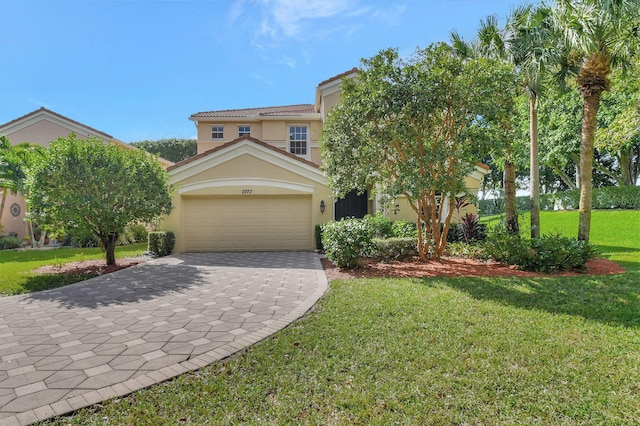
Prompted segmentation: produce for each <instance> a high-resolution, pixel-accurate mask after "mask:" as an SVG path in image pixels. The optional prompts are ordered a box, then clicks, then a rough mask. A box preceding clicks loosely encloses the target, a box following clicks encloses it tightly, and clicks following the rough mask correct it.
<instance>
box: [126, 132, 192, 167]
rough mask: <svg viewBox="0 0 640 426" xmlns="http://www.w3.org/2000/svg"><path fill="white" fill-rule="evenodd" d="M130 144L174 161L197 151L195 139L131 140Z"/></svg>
mask: <svg viewBox="0 0 640 426" xmlns="http://www.w3.org/2000/svg"><path fill="white" fill-rule="evenodd" d="M131 145H133V146H135V147H136V148H140V149H144V150H145V151H147V152H149V153H151V154H154V155H157V156H158V157H162V158H164V159H165V160H169V161H173V162H174V163H177V162H179V161H182V160H186V159H187V158H189V157H193V156H194V155H196V154H197V151H198V143H197V142H196V140H195V139H175V138H171V139H160V140H157V141H140V142H132V143H131Z"/></svg>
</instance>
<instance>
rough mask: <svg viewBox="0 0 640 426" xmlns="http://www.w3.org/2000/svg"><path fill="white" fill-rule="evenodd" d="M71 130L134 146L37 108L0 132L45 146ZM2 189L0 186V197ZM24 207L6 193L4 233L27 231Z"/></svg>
mask: <svg viewBox="0 0 640 426" xmlns="http://www.w3.org/2000/svg"><path fill="white" fill-rule="evenodd" d="M71 133H75V134H76V135H77V136H78V138H79V139H84V138H88V137H96V138H98V139H101V140H103V141H104V142H105V143H110V144H113V145H116V146H119V147H121V148H123V149H137V148H134V147H132V146H130V145H127V144H126V143H124V142H122V141H119V140H117V139H115V138H114V137H113V136H111V135H109V134H107V133H105V132H102V131H100V130H96V129H94V128H92V127H89V126H87V125H86V124H82V123H79V122H77V121H75V120H72V119H70V118H68V117H65V116H63V115H61V114H58V113H56V112H53V111H51V110H48V109H46V108H44V107H43V108H40V109H37V110H35V111H32V112H30V113H28V114H25V115H23V116H21V117H18V118H16V119H14V120H11V121H9V122H7V123H4V124H0V134H4V135H6V136H7V137H8V138H9V139H10V140H11V144H12V145H17V144H19V143H23V142H31V143H34V144H37V145H41V146H43V147H48V146H49V143H50V142H52V141H54V140H56V139H58V138H60V137H67V136H69V135H70V134H71ZM158 161H160V163H161V164H162V165H163V166H164V167H169V166H170V165H173V162H171V161H168V160H165V159H162V158H160V159H158ZM1 196H2V189H0V197H1ZM25 210H26V206H25V200H24V197H22V195H20V194H17V195H14V194H11V193H9V194H8V196H7V200H6V203H5V210H4V213H3V215H2V221H1V222H0V223H1V224H2V232H1V234H4V235H11V234H13V235H16V236H18V237H20V238H22V237H23V236H25V235H27V234H28V229H27V224H26V222H25V221H24V214H25Z"/></svg>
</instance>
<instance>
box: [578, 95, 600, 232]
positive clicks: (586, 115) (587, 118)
mask: <svg viewBox="0 0 640 426" xmlns="http://www.w3.org/2000/svg"><path fill="white" fill-rule="evenodd" d="M600 95H601V92H600V91H599V90H593V91H591V92H589V93H585V92H583V100H584V106H583V109H582V143H581V144H580V207H579V209H578V210H579V212H580V221H579V223H578V240H580V241H587V242H588V241H589V234H590V232H591V206H592V199H591V198H592V192H593V182H592V178H593V141H594V138H595V131H596V116H597V115H598V109H599V108H600Z"/></svg>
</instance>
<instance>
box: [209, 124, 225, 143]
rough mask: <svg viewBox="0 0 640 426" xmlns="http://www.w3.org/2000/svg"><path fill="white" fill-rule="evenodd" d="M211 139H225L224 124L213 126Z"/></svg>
mask: <svg viewBox="0 0 640 426" xmlns="http://www.w3.org/2000/svg"><path fill="white" fill-rule="evenodd" d="M211 139H212V140H214V141H215V140H222V139H224V126H211Z"/></svg>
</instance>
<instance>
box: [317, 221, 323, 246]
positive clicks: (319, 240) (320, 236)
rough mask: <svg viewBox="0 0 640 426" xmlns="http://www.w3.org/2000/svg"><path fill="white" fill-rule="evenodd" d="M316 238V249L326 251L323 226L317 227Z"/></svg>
mask: <svg viewBox="0 0 640 426" xmlns="http://www.w3.org/2000/svg"><path fill="white" fill-rule="evenodd" d="M315 237H316V248H317V249H318V250H324V246H323V245H322V226H320V225H316V227H315Z"/></svg>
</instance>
